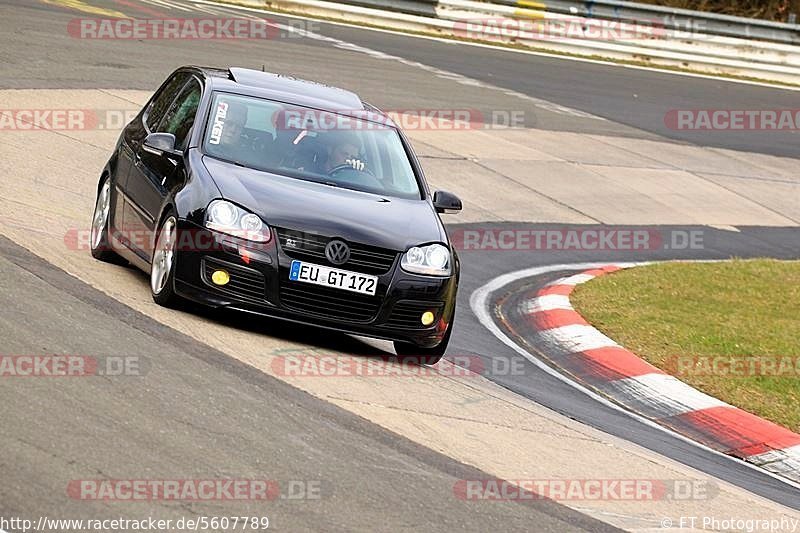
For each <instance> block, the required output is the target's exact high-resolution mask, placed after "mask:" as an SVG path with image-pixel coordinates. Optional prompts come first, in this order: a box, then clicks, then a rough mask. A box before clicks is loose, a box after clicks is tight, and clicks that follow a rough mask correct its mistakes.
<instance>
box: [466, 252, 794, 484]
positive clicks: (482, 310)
mask: <svg viewBox="0 0 800 533" xmlns="http://www.w3.org/2000/svg"><path fill="white" fill-rule="evenodd" d="M610 264H613V265H616V266H618V267H620V268H628V267H634V266H641V265H646V264H649V263H648V262H640V263H609V262H603V263H565V264H561V265H549V266H540V267H531V268H526V269H523V270H517V271H515V272H509V273H508V274H503V275H502V276H498V277H496V278H494V279H493V280H491V281H489V282H488V283H486V284H485V285H483V286H481V287H479V288H477V289H476V290H475V291H474V292H473V293H472V294H471V295H470V297H469V305H470V307H471V308H472V312H473V313H475V316H476V317H477V319H478V321H480V323H481V324H483V326H484V327H485V328H486V329H488V330H489V331H491V332H492V334H493V335H494V336H495V337H497V339H498V340H500V342H502V343H503V344H505V345H506V346H508V347H509V348H511V349H512V350H514V351H515V352H517V353H518V354H520V355H521V356H523V357H524V358H525V359H527V360H528V361H530V362H531V363H533V364H534V365H535V366H536V367H537V368H539V369H540V370H542V371H543V372H545V373H547V374H549V375H550V376H552V377H554V378H556V379H557V380H559V381H561V382H563V383H565V384H567V385H569V386H570V387H572V388H574V389H576V390H578V391H580V392H582V393H583V394H585V395H586V396H588V397H590V398H591V399H593V400H595V401H597V402H599V403H601V404H602V405H604V406H606V407H609V408H611V409H613V410H615V411H617V412H619V413H623V414H625V415H626V416H629V417H630V418H633V419H634V420H636V421H637V422H641V423H642V424H644V425H645V426H647V427H649V428H651V429H654V430H656V431H661V432H662V433H666V434H667V435H670V436H671V437H674V438H676V439H678V440H680V441H683V442H685V443H687V444H689V445H691V446H695V447H696V448H699V449H701V450H704V451H706V452H708V453H711V454H713V455H715V456H717V457H720V458H723V459H724V460H726V461H730V462H731V463H735V464H736V465H738V466H743V467H745V468H749V469H751V470H754V471H756V472H759V473H761V474H763V475H765V476H769V477H771V478H772V479H774V480H776V481H780V482H781V483H785V484H786V485H789V486H790V487H794V488H796V489H800V483H795V482H794V481H791V480H789V479H785V478H783V477H781V476H779V475H777V474H773V473H772V472H769V471H767V470H764V469H762V468H759V467H758V466H756V465H754V464H751V463H748V462H745V461H742V460H740V459H736V458H735V457H731V456H730V455H725V454H724V453H722V452H718V451H716V450H712V449H711V448H709V447H708V446H705V445H703V444H700V443H698V442H695V441H693V440H692V439H690V438H688V437H684V436H683V435H681V434H679V433H675V432H674V431H672V430H670V429H667V428H666V427H664V426H661V425H659V424H657V423H655V422H653V421H652V420H650V419H649V418H645V417H643V416H641V415H638V414H636V413H633V412H631V411H628V410H626V409H624V408H622V407H620V406H619V405H617V404H615V403H613V402H612V401H611V400H609V399H608V398H605V397H603V396H600V395H599V394H597V393H595V392H594V391H592V390H590V389H588V388H586V387H584V386H583V385H581V384H580V383H577V382H575V381H572V380H571V379H569V378H568V377H567V376H565V375H564V374H562V373H560V372H558V371H557V370H555V369H553V368H552V367H550V366H549V365H546V364H545V363H544V362H542V361H541V360H539V358H538V357H535V356H534V355H533V354H532V353H530V352H529V351H528V350H526V349H525V348H523V347H522V346H520V345H519V344H517V343H516V342H514V341H513V340H512V339H511V338H510V337H509V336H508V335H506V334H505V333H504V332H503V331H502V330H501V329H500V327H499V326H498V325H497V324H496V323H495V321H494V318H493V317H492V304H491V296H492V294H494V293H495V292H497V291H498V290H500V289H502V288H503V287H505V286H506V285H508V284H510V283H513V282H515V281H518V280H521V279H524V278H530V277H533V276H540V275H542V274H547V273H549V272H558V271H561V270H589V269H593V268H601V267H604V266H608V265H610ZM709 475H711V474H709ZM723 481H724V480H723Z"/></svg>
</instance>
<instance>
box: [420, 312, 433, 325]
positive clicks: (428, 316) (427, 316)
mask: <svg viewBox="0 0 800 533" xmlns="http://www.w3.org/2000/svg"><path fill="white" fill-rule="evenodd" d="M435 318H436V317H435V316H433V313H431V312H430V311H425V312H424V313H422V318H420V322H422V325H423V326H430V325H431V324H433V320H434V319H435Z"/></svg>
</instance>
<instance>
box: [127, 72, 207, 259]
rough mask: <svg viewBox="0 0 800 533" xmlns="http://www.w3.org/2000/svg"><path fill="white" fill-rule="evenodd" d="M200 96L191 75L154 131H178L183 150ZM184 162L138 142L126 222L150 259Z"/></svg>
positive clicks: (177, 146)
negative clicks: (165, 206)
mask: <svg viewBox="0 0 800 533" xmlns="http://www.w3.org/2000/svg"><path fill="white" fill-rule="evenodd" d="M201 97H202V86H201V84H200V82H199V81H198V80H197V79H196V78H194V77H192V78H190V79H189V81H188V82H187V83H186V85H185V86H184V87H183V89H182V90H181V91H180V93H179V94H178V96H177V97H176V98H175V100H174V101H173V102H172V104H171V105H170V107H169V108H168V109H167V111H166V113H165V114H164V117H163V118H162V119H161V120H160V122H159V124H158V125H157V126H156V127H155V128H154V129H153V131H152V132H151V133H171V134H173V135H175V149H176V150H177V151H180V152H184V151H185V149H186V147H187V145H188V143H189V137H190V135H189V134H190V132H191V129H192V126H193V125H194V121H195V116H196V115H197V108H198V106H199V104H200V99H201ZM182 165H183V161H182V158H181V157H176V156H175V155H172V154H168V153H163V152H160V151H158V150H153V149H152V148H149V147H148V146H146V145H145V143H142V144H141V145H140V146H139V148H138V150H137V152H136V155H135V157H134V165H133V166H132V167H131V173H130V176H129V178H128V183H127V194H128V198H129V203H130V204H131V208H130V210H129V211H127V212H126V216H125V221H126V226H127V227H128V228H130V229H131V230H132V231H134V232H135V233H134V234H135V236H136V237H135V239H133V242H131V245H132V248H133V249H134V251H135V252H136V253H137V254H139V255H141V256H142V257H143V258H144V259H146V260H148V261H149V260H150V256H151V254H152V250H151V249H150V245H151V243H152V242H153V240H152V236H153V234H154V233H155V230H156V229H157V228H156V225H157V224H158V220H156V217H158V214H159V212H160V210H161V206H162V205H163V203H164V199H165V198H166V197H167V195H168V194H169V192H170V191H171V190H172V189H173V188H174V187H175V186H177V185H179V184H180V183H179V182H180V181H181V176H182V175H183V173H182Z"/></svg>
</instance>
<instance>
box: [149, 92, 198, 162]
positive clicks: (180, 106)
mask: <svg viewBox="0 0 800 533" xmlns="http://www.w3.org/2000/svg"><path fill="white" fill-rule="evenodd" d="M202 93H203V90H202V88H201V87H200V83H199V82H198V81H197V80H196V79H192V80H190V81H189V83H188V84H186V87H184V89H183V91H181V93H180V95H178V98H176V99H175V101H174V102H173V103H172V105H171V106H170V108H169V110H167V113H166V115H165V116H164V120H162V121H161V124H160V125H159V126H158V132H159V133H171V134H173V135H174V136H175V148H177V149H179V150H183V149H184V148H186V144H187V143H188V141H189V131H190V130H191V129H192V126H193V125H194V119H195V115H196V114H197V108H198V106H199V105H200V97H201V96H202Z"/></svg>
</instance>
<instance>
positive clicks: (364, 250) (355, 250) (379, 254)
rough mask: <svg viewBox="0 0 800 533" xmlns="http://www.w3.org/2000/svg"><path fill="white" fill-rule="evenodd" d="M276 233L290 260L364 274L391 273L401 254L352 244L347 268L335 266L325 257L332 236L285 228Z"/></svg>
mask: <svg viewBox="0 0 800 533" xmlns="http://www.w3.org/2000/svg"><path fill="white" fill-rule="evenodd" d="M276 231H277V233H278V240H279V241H280V244H281V249H282V250H283V253H285V254H286V255H288V256H289V257H293V258H295V259H300V260H306V261H311V262H314V263H319V264H323V265H330V266H334V267H337V268H344V269H348V270H354V271H356V272H362V273H364V274H384V273H386V272H388V271H389V269H390V268H392V265H393V264H394V260H395V258H396V257H397V252H395V251H392V250H388V249H386V248H379V247H377V246H369V245H366V244H360V243H356V242H348V243H347V245H348V246H350V259H349V260H348V261H347V262H346V263H344V264H343V265H334V264H332V263H331V262H330V261H328V258H327V257H325V246H326V245H327V244H328V242H329V241H330V240H331V237H324V236H322V235H315V234H313V233H304V232H302V231H297V230H288V229H283V228H277V229H276ZM290 241H291V242H290Z"/></svg>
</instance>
